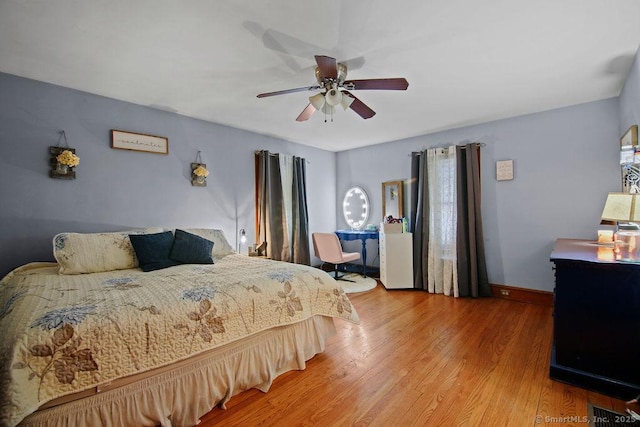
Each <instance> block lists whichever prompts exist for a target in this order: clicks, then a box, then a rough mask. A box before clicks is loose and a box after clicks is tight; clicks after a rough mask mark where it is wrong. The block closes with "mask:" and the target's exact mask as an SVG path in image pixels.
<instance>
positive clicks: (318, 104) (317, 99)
mask: <svg viewBox="0 0 640 427" xmlns="http://www.w3.org/2000/svg"><path fill="white" fill-rule="evenodd" d="M309 102H310V103H311V105H313V108H315V109H316V110H322V107H324V94H323V93H316V94H315V95H313V96H310V97H309Z"/></svg>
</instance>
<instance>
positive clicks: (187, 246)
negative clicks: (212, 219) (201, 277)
mask: <svg viewBox="0 0 640 427" xmlns="http://www.w3.org/2000/svg"><path fill="white" fill-rule="evenodd" d="M212 250H213V242H212V241H211V240H207V239H205V238H204V237H200V236H197V235H195V234H191V233H187V232H186V231H183V230H180V229H178V230H176V235H175V239H174V241H173V248H171V253H170V254H169V258H171V259H172V260H175V261H179V262H181V263H183V264H213V258H211V251H212Z"/></svg>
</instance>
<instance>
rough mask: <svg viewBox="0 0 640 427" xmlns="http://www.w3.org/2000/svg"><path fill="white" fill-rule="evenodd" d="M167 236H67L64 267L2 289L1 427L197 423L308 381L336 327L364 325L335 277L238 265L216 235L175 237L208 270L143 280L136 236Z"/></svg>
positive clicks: (22, 275) (22, 276)
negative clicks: (238, 402)
mask: <svg viewBox="0 0 640 427" xmlns="http://www.w3.org/2000/svg"><path fill="white" fill-rule="evenodd" d="M162 231H164V232H166V230H160V231H159V230H157V229H147V230H138V231H135V232H131V231H129V232H122V233H94V234H77V233H62V234H59V235H57V236H56V237H55V238H54V255H55V258H56V260H57V262H56V263H30V264H27V265H24V266H21V267H19V268H17V269H15V270H14V271H12V272H11V273H9V274H8V275H7V276H5V277H4V278H3V279H2V281H1V282H0V331H2V334H3V339H2V341H1V344H0V346H1V353H0V358H1V359H0V369H1V371H0V419H1V420H2V425H7V426H15V425H18V424H19V425H20V426H32V425H39V426H40V425H42V426H58V425H114V426H115V425H118V426H120V425H163V426H168V425H172V426H183V425H184V426H191V425H196V424H197V423H198V422H199V419H200V417H201V416H203V415H204V414H206V413H207V412H209V411H210V410H211V409H213V408H214V407H215V406H216V405H221V406H223V407H224V404H225V402H226V401H228V399H230V398H231V397H232V396H233V395H235V394H237V393H239V392H241V391H244V390H247V389H249V388H258V389H260V390H262V391H265V392H266V391H267V390H268V389H269V386H270V385H271V382H272V381H273V379H274V378H275V377H277V376H278V375H279V374H281V373H283V372H286V371H289V370H292V369H304V367H305V362H306V361H307V360H309V359H310V358H311V357H313V356H314V355H315V354H317V353H319V352H322V351H323V350H324V347H325V340H326V339H327V338H328V337H330V336H331V335H332V334H334V333H335V327H334V324H333V319H342V320H345V321H349V322H353V323H356V324H357V323H359V319H358V315H357V313H356V311H355V309H354V308H353V306H352V305H351V303H350V301H349V299H348V298H347V296H346V294H345V293H344V291H343V290H342V288H341V287H340V286H339V285H338V284H337V282H336V281H335V280H334V279H333V278H332V277H331V276H330V275H328V274H327V273H325V272H323V271H321V270H319V269H315V268H312V267H308V266H301V265H296V264H289V263H283V262H278V261H270V260H265V259H261V258H254V257H247V256H243V255H239V254H237V253H235V252H234V251H233V249H232V248H231V247H230V246H229V244H228V242H227V241H226V239H225V238H224V234H223V233H222V232H221V231H220V230H210V229H192V230H180V231H181V232H186V233H187V234H188V235H190V236H194V235H195V236H199V237H200V238H202V239H205V240H206V241H208V242H211V244H212V245H211V246H209V249H208V250H209V251H210V253H211V260H212V262H213V263H202V264H200V263H189V262H179V263H178V262H176V263H175V265H171V266H170V267H166V268H160V269H156V270H152V271H148V272H144V271H142V270H141V269H140V268H139V265H138V259H137V257H136V252H135V251H134V250H133V248H132V245H131V241H130V239H133V237H130V236H132V235H142V236H144V237H147V236H154V235H158V234H160V233H161V232H162ZM172 232H174V233H177V232H178V230H175V231H173V230H172ZM136 239H137V238H136ZM177 241H178V240H177V234H176V242H177ZM137 249H138V248H137V247H136V250H137ZM140 266H142V264H140Z"/></svg>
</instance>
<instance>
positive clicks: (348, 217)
mask: <svg viewBox="0 0 640 427" xmlns="http://www.w3.org/2000/svg"><path fill="white" fill-rule="evenodd" d="M342 213H343V214H344V219H345V221H347V224H349V227H351V229H352V230H360V229H361V228H363V227H364V226H365V224H366V223H367V220H368V219H369V198H368V197H367V193H365V191H364V190H363V189H362V188H360V187H353V188H350V189H349V190H347V194H345V195H344V200H343V201H342Z"/></svg>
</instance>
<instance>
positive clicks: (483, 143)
mask: <svg viewBox="0 0 640 427" xmlns="http://www.w3.org/2000/svg"><path fill="white" fill-rule="evenodd" d="M471 144H475V145H479V146H480V147H486V146H487V143H486V142H472V143H471ZM456 147H460V148H461V149H463V150H466V149H467V146H466V145H456ZM430 148H447V147H430ZM424 150H427V148H423V149H422V151H424ZM420 153H421V151H412V152H411V153H409V154H408V156H409V157H411V156H412V155H413V154H420Z"/></svg>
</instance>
